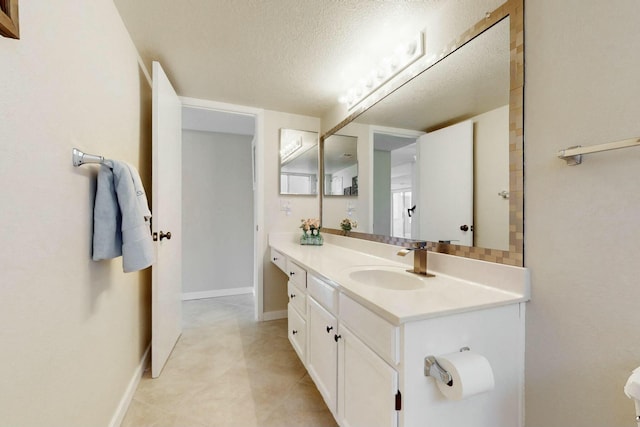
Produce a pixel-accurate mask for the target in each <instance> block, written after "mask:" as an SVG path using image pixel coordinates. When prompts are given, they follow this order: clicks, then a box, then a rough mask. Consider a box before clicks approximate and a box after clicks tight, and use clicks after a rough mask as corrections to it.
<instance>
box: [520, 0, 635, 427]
mask: <svg viewBox="0 0 640 427" xmlns="http://www.w3.org/2000/svg"><path fill="white" fill-rule="evenodd" d="M638 17H640V3H639V2H638V1H636V0H620V1H616V2H614V3H609V2H588V5H587V4H585V2H583V1H580V0H565V1H556V0H536V1H527V2H526V5H525V40H526V46H525V64H526V74H525V79H526V86H525V97H524V99H525V124H524V129H525V169H524V171H525V181H524V182H525V252H524V254H525V265H526V266H527V267H529V268H530V269H531V273H532V297H531V302H530V303H529V304H528V307H527V342H526V348H527V350H526V351H527V353H526V366H527V369H526V420H527V427H573V426H575V427H603V426H621V427H622V426H634V425H636V424H635V422H634V415H635V413H634V408H633V404H632V401H630V400H628V399H627V398H626V397H625V395H624V394H623V392H622V387H623V386H624V383H625V381H626V379H627V377H628V376H629V374H630V371H631V370H632V369H633V368H635V367H637V366H639V365H640V339H638V336H639V335H640V334H639V330H638V328H639V327H640V310H639V309H638V301H640V284H639V281H638V280H639V277H640V267H639V266H640V262H639V261H638V260H639V259H640V243H639V242H640V226H639V225H638V219H639V218H640V191H639V190H638V182H639V180H638V176H639V175H638V171H639V170H640V148H627V149H625V150H619V151H613V152H608V153H600V154H592V155H589V156H585V158H584V162H583V164H582V165H580V166H567V165H566V164H565V162H564V161H562V160H560V159H558V158H557V157H556V156H555V153H556V151H557V150H559V149H562V148H566V147H568V146H572V145H577V144H582V145H594V144H600V143H606V142H611V141H617V140H620V139H625V138H631V137H637V136H640V119H639V118H640V102H638V95H640V79H639V78H638V70H639V69H640V55H638V46H640V30H639V29H638Z"/></svg>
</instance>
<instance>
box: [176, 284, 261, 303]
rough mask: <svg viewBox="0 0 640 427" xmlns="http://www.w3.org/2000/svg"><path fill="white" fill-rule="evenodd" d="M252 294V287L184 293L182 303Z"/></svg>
mask: <svg viewBox="0 0 640 427" xmlns="http://www.w3.org/2000/svg"><path fill="white" fill-rule="evenodd" d="M252 293H253V287H252V286H247V287H246V288H230V289H216V290H212V291H203V292H184V293H183V294H182V301H188V300H192V299H204V298H217V297H228V296H231V295H243V294H252Z"/></svg>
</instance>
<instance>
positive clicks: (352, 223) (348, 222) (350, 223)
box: [340, 218, 358, 231]
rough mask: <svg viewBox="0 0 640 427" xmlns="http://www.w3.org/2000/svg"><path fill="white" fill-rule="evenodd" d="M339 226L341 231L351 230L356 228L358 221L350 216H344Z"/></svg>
mask: <svg viewBox="0 0 640 427" xmlns="http://www.w3.org/2000/svg"><path fill="white" fill-rule="evenodd" d="M340 228H342V231H351V229H352V228H358V221H356V220H355V219H351V218H345V219H343V220H342V221H340Z"/></svg>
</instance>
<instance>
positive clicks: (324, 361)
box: [307, 298, 338, 415]
mask: <svg viewBox="0 0 640 427" xmlns="http://www.w3.org/2000/svg"><path fill="white" fill-rule="evenodd" d="M307 301H308V302H309V305H308V311H307V322H308V351H307V370H308V371H309V375H310V376H311V378H312V379H313V381H314V382H315V383H316V386H317V387H318V390H319V391H320V394H321V395H322V397H323V398H324V400H325V402H326V404H327V406H328V407H329V410H330V411H331V412H332V413H333V414H334V415H335V413H336V392H337V381H338V379H337V378H338V371H337V363H338V345H337V343H336V338H335V337H336V334H337V330H338V327H337V325H338V322H337V321H336V318H335V317H334V316H333V315H332V314H331V313H329V312H328V311H327V310H325V309H324V308H322V307H321V306H320V304H318V303H317V302H316V301H315V300H314V299H313V298H308V299H307Z"/></svg>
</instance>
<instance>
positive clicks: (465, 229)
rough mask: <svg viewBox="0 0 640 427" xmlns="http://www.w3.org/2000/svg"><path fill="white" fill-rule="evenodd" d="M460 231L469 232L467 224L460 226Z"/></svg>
mask: <svg viewBox="0 0 640 427" xmlns="http://www.w3.org/2000/svg"><path fill="white" fill-rule="evenodd" d="M460 230H462V231H469V226H468V225H467V224H464V225H461V226H460Z"/></svg>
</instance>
